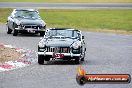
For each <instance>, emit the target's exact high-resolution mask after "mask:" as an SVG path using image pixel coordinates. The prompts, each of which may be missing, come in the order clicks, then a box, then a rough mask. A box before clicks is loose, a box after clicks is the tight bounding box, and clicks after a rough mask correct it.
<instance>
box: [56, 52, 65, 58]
mask: <svg viewBox="0 0 132 88" xmlns="http://www.w3.org/2000/svg"><path fill="white" fill-rule="evenodd" d="M53 57H54V58H64V54H56V53H54V54H53Z"/></svg>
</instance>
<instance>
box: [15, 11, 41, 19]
mask: <svg viewBox="0 0 132 88" xmlns="http://www.w3.org/2000/svg"><path fill="white" fill-rule="evenodd" d="M14 17H20V18H28V19H29V18H32V19H38V18H39V17H40V16H39V15H38V13H37V12H36V11H28V10H18V11H16V12H15V14H14Z"/></svg>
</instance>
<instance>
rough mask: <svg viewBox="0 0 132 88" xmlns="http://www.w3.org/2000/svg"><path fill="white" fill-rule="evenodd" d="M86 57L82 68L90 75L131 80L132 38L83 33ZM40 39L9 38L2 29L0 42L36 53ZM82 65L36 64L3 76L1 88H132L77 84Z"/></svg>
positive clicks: (128, 87) (131, 86)
mask: <svg viewBox="0 0 132 88" xmlns="http://www.w3.org/2000/svg"><path fill="white" fill-rule="evenodd" d="M83 35H84V36H85V41H86V47H87V54H86V58H85V61H84V62H81V64H80V65H82V67H83V68H84V69H85V70H86V71H87V73H89V74H92V73H93V74H110V73H112V74H120V73H122V74H130V75H131V76H132V65H131V64H132V35H121V34H109V33H94V32H83ZM40 38H41V37H40V36H39V35H27V34H25V35H21V34H20V35H18V36H16V37H14V36H13V35H12V34H6V27H5V25H0V42H3V43H5V44H11V45H15V46H16V47H22V48H28V49H31V50H35V51H37V44H38V42H39V40H40ZM36 58H37V57H36ZM80 65H75V64H73V62H72V61H70V62H67V61H61V60H59V61H50V62H49V63H47V65H38V64H37V62H36V63H34V64H31V65H30V66H28V67H24V68H19V69H15V70H12V71H8V72H1V73H0V88H82V87H83V88H132V83H129V84H85V85H84V86H80V85H78V84H77V82H76V79H75V77H76V73H77V69H78V67H79V66H80Z"/></svg>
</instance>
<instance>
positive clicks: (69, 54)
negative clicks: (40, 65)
mask: <svg viewBox="0 0 132 88" xmlns="http://www.w3.org/2000/svg"><path fill="white" fill-rule="evenodd" d="M53 54H54V53H53V52H38V55H44V56H46V55H49V56H53ZM56 54H60V53H56ZM61 54H63V55H64V56H68V57H80V56H81V54H73V53H61Z"/></svg>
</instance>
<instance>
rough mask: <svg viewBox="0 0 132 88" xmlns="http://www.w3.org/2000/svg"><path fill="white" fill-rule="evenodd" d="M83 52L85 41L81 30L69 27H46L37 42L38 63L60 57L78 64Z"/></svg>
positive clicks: (81, 59) (82, 58)
mask: <svg viewBox="0 0 132 88" xmlns="http://www.w3.org/2000/svg"><path fill="white" fill-rule="evenodd" d="M85 52H86V47H85V41H84V36H83V35H82V33H81V31H79V30H76V29H71V28H52V29H47V30H46V32H45V35H44V37H43V38H42V39H41V40H40V42H39V44H38V63H39V64H44V62H45V61H50V60H52V59H54V60H55V59H62V60H68V61H70V60H74V62H75V63H76V64H79V63H80V61H84V57H85Z"/></svg>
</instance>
